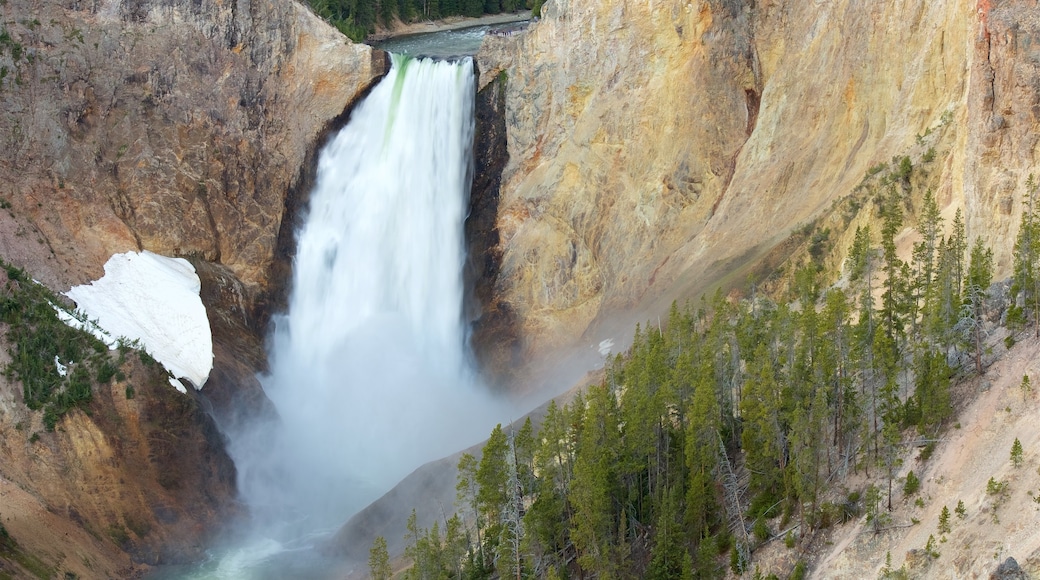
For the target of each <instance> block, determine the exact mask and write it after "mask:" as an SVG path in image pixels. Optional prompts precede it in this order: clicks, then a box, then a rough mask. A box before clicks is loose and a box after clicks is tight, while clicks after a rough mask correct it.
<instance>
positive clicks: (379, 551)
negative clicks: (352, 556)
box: [368, 536, 394, 580]
mask: <svg viewBox="0 0 1040 580" xmlns="http://www.w3.org/2000/svg"><path fill="white" fill-rule="evenodd" d="M368 570H369V572H370V573H371V574H372V580H390V578H392V577H393V575H394V571H393V568H391V567H390V553H389V552H388V551H387V549H386V538H384V537H383V536H379V537H377V538H376V539H375V542H373V544H372V550H371V551H370V552H369V554H368Z"/></svg>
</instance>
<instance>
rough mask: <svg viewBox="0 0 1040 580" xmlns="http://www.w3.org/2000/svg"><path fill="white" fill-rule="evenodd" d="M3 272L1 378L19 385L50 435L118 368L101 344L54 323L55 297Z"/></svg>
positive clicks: (16, 273) (15, 273)
mask: <svg viewBox="0 0 1040 580" xmlns="http://www.w3.org/2000/svg"><path fill="white" fill-rule="evenodd" d="M3 267H4V268H5V269H6V271H7V281H6V284H5V285H4V286H3V288H2V289H0V320H2V321H3V322H4V323H5V324H7V325H8V331H7V337H8V340H9V341H10V347H9V348H10V350H9V353H10V355H11V362H10V363H9V364H8V365H7V367H6V368H5V370H4V372H5V374H6V376H7V378H8V379H13V380H18V381H20V382H21V383H22V387H23V395H24V400H25V404H26V406H28V407H29V408H30V409H33V410H42V411H43V422H44V425H45V426H46V427H47V430H48V431H52V430H54V426H55V424H57V421H58V419H60V418H61V416H62V415H64V414H65V413H66V412H68V411H69V410H70V409H73V408H75V407H85V406H86V405H87V404H88V403H89V402H90V400H91V398H92V396H93V385H94V384H95V383H97V384H104V383H107V382H109V381H111V380H112V378H113V377H114V376H115V374H116V373H117V371H118V363H117V362H114V361H113V360H112V358H111V355H110V353H109V352H108V348H107V347H106V346H105V345H104V344H103V343H102V342H101V341H99V340H98V339H97V338H95V337H94V336H92V335H91V334H89V333H87V332H85V331H82V330H78V329H75V328H72V327H70V326H68V325H66V324H65V323H64V322H62V321H61V320H60V319H59V318H58V315H57V312H56V311H55V305H58V304H61V301H60V300H59V299H58V297H57V296H55V295H54V294H52V293H51V292H50V291H49V290H47V289H46V288H45V287H43V286H41V285H40V284H37V283H35V282H33V281H32V280H31V279H30V278H29V277H28V276H27V275H26V274H25V272H23V271H22V270H20V269H18V268H15V267H13V266H9V265H6V264H4V265H3ZM59 365H60V367H61V368H60V369H59Z"/></svg>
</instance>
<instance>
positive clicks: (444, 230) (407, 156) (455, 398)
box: [231, 56, 502, 534]
mask: <svg viewBox="0 0 1040 580" xmlns="http://www.w3.org/2000/svg"><path fill="white" fill-rule="evenodd" d="M473 101H474V78H473V65H472V62H471V60H470V59H465V60H462V61H460V62H444V61H433V60H411V59H407V58H404V57H396V56H395V57H394V58H393V64H392V67H391V70H390V72H389V74H387V76H386V77H385V78H384V79H383V80H382V81H381V82H380V83H379V84H378V85H377V86H376V87H375V88H374V89H373V90H372V92H371V93H370V94H369V95H368V96H367V97H366V98H365V100H364V101H363V102H362V103H360V104H359V105H358V106H357V107H356V108H355V109H354V111H353V113H352V115H351V119H350V122H349V123H348V124H347V126H345V127H344V128H343V129H342V130H341V131H340V132H339V133H338V134H337V135H336V136H335V137H334V138H333V139H332V140H331V141H330V142H329V143H328V144H327V145H326V146H325V148H324V149H323V150H322V152H321V154H320V159H319V164H318V171H317V180H316V186H315V188H314V190H313V192H312V194H311V198H310V206H309V208H308V211H307V213H306V215H305V216H304V224H303V225H302V227H301V229H300V230H299V231H298V232H297V254H296V258H295V262H294V264H293V280H292V288H291V296H290V300H289V308H288V311H287V313H286V314H285V315H283V316H280V317H277V318H276V319H275V321H274V330H273V336H272V338H271V342H270V347H269V349H270V351H269V355H270V364H271V367H270V369H271V370H270V373H269V374H268V375H266V376H264V377H261V382H262V383H263V387H264V390H265V391H266V393H267V395H268V396H269V397H270V399H271V401H273V403H274V405H275V407H276V408H277V411H278V415H279V421H277V422H275V423H273V424H264V425H259V426H254V428H253V429H252V430H251V432H250V433H249V434H247V435H246V436H239V437H232V444H231V453H232V456H233V457H234V458H235V461H236V465H237V467H238V470H239V489H240V491H241V494H242V497H243V499H244V500H245V501H246V502H247V504H248V505H249V506H250V509H251V511H253V512H254V515H256V516H258V517H266V518H269V519H270V520H271V521H278V522H283V523H284V522H286V521H289V520H292V521H295V522H296V524H297V528H296V531H295V532H293V533H297V534H298V533H299V532H300V530H311V531H314V530H319V529H325V530H328V529H331V528H333V527H335V526H338V525H341V524H342V523H343V522H344V521H345V520H346V518H347V517H348V516H349V515H351V514H352V513H354V512H356V511H357V510H359V509H360V508H362V507H364V505H366V504H367V503H369V502H370V501H372V500H374V499H376V498H377V497H378V496H379V495H380V494H382V493H384V492H385V491H387V490H388V489H389V488H390V487H391V486H392V485H393V484H394V483H396V482H397V481H399V480H400V479H401V478H403V477H404V476H405V475H407V474H408V473H409V472H410V471H412V470H413V469H415V468H416V467H418V466H419V465H420V464H422V463H423V462H425V461H428V460H431V459H435V458H437V457H441V456H443V455H446V454H449V453H452V452H454V451H457V450H459V449H461V448H464V447H466V446H468V445H471V444H473V443H475V442H477V441H479V440H481V439H482V438H483V437H484V436H486V435H487V433H488V432H489V431H490V428H491V426H493V424H494V423H495V422H497V421H499V420H501V418H502V417H501V416H500V414H501V413H500V410H499V409H498V408H497V406H496V404H495V403H494V402H493V401H492V400H491V398H490V396H488V395H487V394H486V393H485V391H484V390H483V389H482V388H481V387H479V386H478V385H477V380H476V374H475V373H474V372H473V370H472V368H471V366H470V358H469V356H468V353H467V348H466V321H465V320H464V314H463V304H462V301H463V275H462V270H463V262H464V257H465V247H464V239H463V225H464V220H465V216H466V208H467V201H468V188H469V180H470V178H469V171H470V157H471V146H472V141H473ZM409 507H410V506H409Z"/></svg>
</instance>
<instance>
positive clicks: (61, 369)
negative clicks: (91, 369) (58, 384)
mask: <svg viewBox="0 0 1040 580" xmlns="http://www.w3.org/2000/svg"><path fill="white" fill-rule="evenodd" d="M54 368H56V369H58V374H59V375H61V376H63V377H64V376H66V375H68V374H69V367H68V366H66V365H63V364H61V359H60V358H58V355H54Z"/></svg>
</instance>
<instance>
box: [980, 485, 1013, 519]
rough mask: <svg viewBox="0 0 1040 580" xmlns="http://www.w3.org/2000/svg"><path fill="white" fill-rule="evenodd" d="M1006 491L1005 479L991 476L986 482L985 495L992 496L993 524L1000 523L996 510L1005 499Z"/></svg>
mask: <svg viewBox="0 0 1040 580" xmlns="http://www.w3.org/2000/svg"><path fill="white" fill-rule="evenodd" d="M1008 493H1009V491H1008V482H1007V481H1005V480H1000V481H997V480H995V479H993V478H992V477H991V478H989V481H987V482H986V495H988V496H990V497H991V498H993V523H995V524H997V523H1000V518H999V517H997V510H998V509H1000V506H1002V505H1004V502H1005V501H1007V497H1008Z"/></svg>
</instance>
